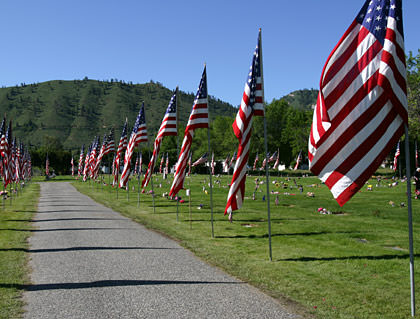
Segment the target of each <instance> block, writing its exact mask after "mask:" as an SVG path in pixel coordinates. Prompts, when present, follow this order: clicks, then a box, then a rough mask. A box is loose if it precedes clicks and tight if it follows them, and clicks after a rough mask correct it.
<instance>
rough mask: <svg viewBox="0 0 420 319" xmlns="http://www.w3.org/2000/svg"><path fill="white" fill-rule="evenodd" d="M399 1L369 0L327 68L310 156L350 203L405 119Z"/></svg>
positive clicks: (337, 196) (321, 174)
mask: <svg viewBox="0 0 420 319" xmlns="http://www.w3.org/2000/svg"><path fill="white" fill-rule="evenodd" d="M405 74H406V67H405V54H404V38H403V24H402V8H401V0H376V1H371V0H367V1H366V2H365V4H364V6H363V8H362V9H361V11H360V12H359V14H358V15H357V17H356V19H355V20H354V21H353V23H352V24H351V26H350V28H349V29H348V30H347V31H346V33H345V34H344V36H343V37H342V38H341V40H340V41H339V43H338V44H337V46H336V47H335V49H334V50H333V51H332V53H331V55H330V57H329V58H328V60H327V63H326V65H325V67H324V70H323V72H322V76H321V81H320V91H319V95H318V102H317V105H316V108H315V110H314V115H313V123H312V129H311V134H310V137H309V146H308V148H309V151H308V157H309V161H310V165H309V166H310V169H311V171H312V172H313V173H314V174H315V175H318V176H319V177H320V179H321V180H322V181H323V182H325V184H326V185H327V186H328V187H329V188H330V190H331V192H332V194H333V196H334V198H335V199H336V201H337V202H338V204H339V205H341V206H342V205H344V204H345V203H346V202H347V201H348V200H349V199H350V198H351V197H352V196H353V195H354V194H356V193H357V192H358V190H359V189H360V188H361V187H363V185H364V184H365V182H366V181H367V180H368V179H369V177H370V176H371V175H372V174H373V173H374V172H375V171H376V169H377V168H378V167H379V165H380V164H381V163H382V161H383V160H384V158H385V157H386V156H387V155H388V154H389V153H390V151H391V150H392V147H393V146H394V145H395V144H396V143H397V141H398V140H399V138H400V136H401V135H402V134H403V132H404V125H405V123H407V119H408V113H407V93H406V92H407V89H406V75H405Z"/></svg>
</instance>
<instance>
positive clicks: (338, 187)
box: [331, 116, 403, 198]
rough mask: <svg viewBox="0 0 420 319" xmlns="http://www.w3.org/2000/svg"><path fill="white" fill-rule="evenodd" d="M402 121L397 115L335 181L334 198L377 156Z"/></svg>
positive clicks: (332, 189) (332, 190)
mask: <svg viewBox="0 0 420 319" xmlns="http://www.w3.org/2000/svg"><path fill="white" fill-rule="evenodd" d="M402 123H403V121H402V119H401V117H399V116H397V117H396V118H395V119H394V121H393V122H392V123H391V125H390V126H389V127H388V129H387V130H386V132H385V134H383V135H382V136H381V139H380V140H379V141H378V143H376V144H375V146H374V147H372V148H371V149H370V150H369V152H368V153H367V154H366V155H365V156H364V157H363V158H362V159H361V160H360V161H359V162H358V163H357V164H356V165H354V166H353V167H352V169H351V170H350V171H349V172H347V174H346V175H345V176H343V177H342V178H341V179H340V180H339V181H337V183H335V185H334V186H333V187H332V188H331V192H332V194H333V196H334V198H337V197H338V196H340V194H341V193H342V192H343V191H345V190H346V188H347V187H348V186H350V185H351V184H352V183H353V181H354V180H356V179H357V178H358V177H359V176H360V175H361V174H362V173H363V172H364V171H365V170H366V169H367V167H368V166H369V165H370V164H371V163H372V162H373V160H374V159H376V158H377V156H378V155H379V153H380V152H382V150H383V149H384V147H385V146H386V145H387V142H388V141H389V140H390V139H391V138H392V136H393V135H394V134H395V132H396V131H397V130H398V128H399V127H400V126H401V124H402Z"/></svg>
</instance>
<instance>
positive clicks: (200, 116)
mask: <svg viewBox="0 0 420 319" xmlns="http://www.w3.org/2000/svg"><path fill="white" fill-rule="evenodd" d="M208 127H209V112H208V95H207V72H206V67H204V71H203V74H202V76H201V81H200V84H199V86H198V90H197V94H196V95H195V99H194V104H193V107H192V110H191V114H190V118H189V119H188V123H187V127H186V128H185V133H184V139H183V141H182V146H181V152H180V153H179V156H178V161H177V163H176V166H175V176H174V180H173V182H172V186H171V190H170V191H169V196H171V197H172V196H175V195H176V194H178V192H179V191H180V190H181V189H182V187H183V186H184V179H185V173H186V168H187V162H188V155H189V154H190V150H191V143H192V140H193V137H194V131H195V129H197V128H208Z"/></svg>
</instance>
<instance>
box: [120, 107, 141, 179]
mask: <svg viewBox="0 0 420 319" xmlns="http://www.w3.org/2000/svg"><path fill="white" fill-rule="evenodd" d="M141 142H147V128H146V116H145V114H144V103H142V105H141V108H140V111H139V114H138V115H137V118H136V123H135V124H134V127H133V131H132V132H131V136H130V141H129V142H128V146H127V151H126V152H125V157H124V169H123V172H122V173H121V179H120V187H125V186H126V185H127V181H128V177H129V176H130V168H131V157H132V156H133V152H134V148H135V147H136V146H137V145H138V144H139V143H141Z"/></svg>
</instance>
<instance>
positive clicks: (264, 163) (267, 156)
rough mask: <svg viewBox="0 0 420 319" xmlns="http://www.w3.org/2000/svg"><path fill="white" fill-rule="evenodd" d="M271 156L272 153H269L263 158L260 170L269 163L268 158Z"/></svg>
mask: <svg viewBox="0 0 420 319" xmlns="http://www.w3.org/2000/svg"><path fill="white" fill-rule="evenodd" d="M269 157H270V153H267V154H266V155H265V157H264V159H263V162H262V164H261V168H260V170H263V169H264V168H265V165H266V164H267V158H269Z"/></svg>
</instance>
